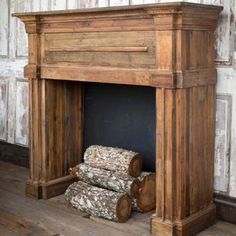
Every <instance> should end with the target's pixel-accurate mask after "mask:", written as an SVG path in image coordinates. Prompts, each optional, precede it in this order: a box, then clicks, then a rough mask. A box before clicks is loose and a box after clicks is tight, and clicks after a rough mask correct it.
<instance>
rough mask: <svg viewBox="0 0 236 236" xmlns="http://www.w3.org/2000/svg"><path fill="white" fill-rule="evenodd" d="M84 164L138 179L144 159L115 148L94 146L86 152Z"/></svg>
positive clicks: (135, 153) (136, 154) (131, 152)
mask: <svg viewBox="0 0 236 236" xmlns="http://www.w3.org/2000/svg"><path fill="white" fill-rule="evenodd" d="M84 162H85V163H86V164H89V165H90V166H93V167H97V168H102V169H107V170H112V171H115V172H117V173H118V174H119V175H123V176H129V175H130V176H133V177H137V176H139V174H140V173H141V170H142V158H141V156H140V155H139V154H138V153H137V152H133V151H128V150H125V149H121V148H114V147H104V146H99V145H92V146H90V147H89V148H87V150H86V151H85V154H84Z"/></svg>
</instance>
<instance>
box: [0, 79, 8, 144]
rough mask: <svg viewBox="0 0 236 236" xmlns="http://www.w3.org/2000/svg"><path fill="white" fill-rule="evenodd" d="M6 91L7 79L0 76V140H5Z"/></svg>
mask: <svg viewBox="0 0 236 236" xmlns="http://www.w3.org/2000/svg"><path fill="white" fill-rule="evenodd" d="M7 93H8V83H7V80H6V79H5V78H1V77H0V140H4V141H7Z"/></svg>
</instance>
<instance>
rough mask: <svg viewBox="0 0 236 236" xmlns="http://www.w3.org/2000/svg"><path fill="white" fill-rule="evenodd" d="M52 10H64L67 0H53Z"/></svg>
mask: <svg viewBox="0 0 236 236" xmlns="http://www.w3.org/2000/svg"><path fill="white" fill-rule="evenodd" d="M50 6H51V7H50V9H51V10H64V9H66V0H51V5H50Z"/></svg>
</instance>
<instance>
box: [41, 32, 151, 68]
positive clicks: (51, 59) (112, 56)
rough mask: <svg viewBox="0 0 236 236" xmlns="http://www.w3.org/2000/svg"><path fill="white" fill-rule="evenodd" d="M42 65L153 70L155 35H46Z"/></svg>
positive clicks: (135, 33)
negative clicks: (62, 64) (64, 64)
mask: <svg viewBox="0 0 236 236" xmlns="http://www.w3.org/2000/svg"><path fill="white" fill-rule="evenodd" d="M44 44H45V56H44V63H46V64H56V63H61V62H64V63H76V64H79V65H94V66H116V67H134V68H139V67H140V68H153V67H154V65H155V33H154V32H152V31H141V32H140V31H134V32H133V31H132V32H89V33H60V34H46V35H45V42H44Z"/></svg>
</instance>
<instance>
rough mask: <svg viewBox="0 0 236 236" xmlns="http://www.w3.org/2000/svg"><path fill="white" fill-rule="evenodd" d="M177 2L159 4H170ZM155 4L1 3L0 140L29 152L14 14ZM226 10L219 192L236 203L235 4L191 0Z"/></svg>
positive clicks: (220, 38) (93, 0) (21, 34)
mask: <svg viewBox="0 0 236 236" xmlns="http://www.w3.org/2000/svg"><path fill="white" fill-rule="evenodd" d="M170 1H175V0H159V1H158V0H157V1H156V2H170ZM154 2H155V0H0V140H3V141H6V142H8V143H14V144H19V145H23V146H28V120H29V118H28V93H27V91H28V82H27V80H25V79H24V77H23V66H24V65H25V64H26V62H27V54H28V52H27V37H26V34H25V30H24V26H23V24H22V23H21V22H19V21H18V20H17V19H15V18H12V17H11V16H10V15H11V13H12V12H25V11H45V10H59V9H73V8H86V7H104V6H118V5H129V4H143V3H154ZM188 2H198V3H207V4H221V5H223V6H224V11H223V12H222V14H221V18H220V21H219V27H218V30H217V32H216V44H215V47H216V60H215V62H216V64H217V67H218V68H217V70H218V84H217V101H216V104H217V111H216V146H215V191H216V192H222V193H225V194H228V195H230V196H234V197H236V63H235V62H236V49H234V47H235V43H234V35H235V33H234V32H235V30H234V28H235V19H234V17H235V14H236V9H235V4H234V0H190V1H188Z"/></svg>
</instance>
